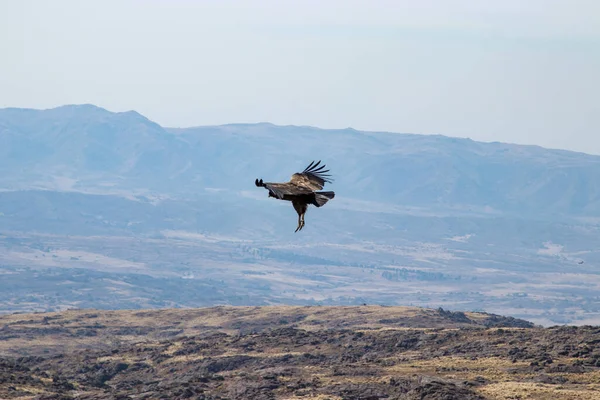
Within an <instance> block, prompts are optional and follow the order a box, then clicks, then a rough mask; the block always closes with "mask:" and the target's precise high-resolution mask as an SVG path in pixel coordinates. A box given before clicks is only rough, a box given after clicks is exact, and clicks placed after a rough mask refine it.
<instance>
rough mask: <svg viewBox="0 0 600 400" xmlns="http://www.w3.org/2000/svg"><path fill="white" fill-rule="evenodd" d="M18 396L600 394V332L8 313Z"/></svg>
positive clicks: (412, 313) (0, 332) (518, 323)
mask: <svg viewBox="0 0 600 400" xmlns="http://www.w3.org/2000/svg"><path fill="white" fill-rule="evenodd" d="M0 338H1V340H0V397H1V398H7V399H32V398H36V399H58V398H60V399H70V398H86V399H108V398H139V399H150V398H159V397H160V398H178V399H179V398H201V399H226V398H231V399H234V398H235V399H242V398H243V399H291V398H307V399H335V400H339V399H383V398H394V399H410V400H416V399H426V400H430V399H434V400H435V399H466V400H469V399H498V400H500V399H502V400H508V399H515V398H528V399H555V398H564V399H594V398H595V397H594V396H596V393H597V391H598V389H600V387H599V386H598V376H599V373H600V353H599V352H598V350H597V349H595V348H594V347H593V345H592V344H593V343H596V342H598V341H600V330H598V329H597V328H592V327H589V326H583V327H568V326H565V327H553V328H540V327H534V326H533V325H532V324H530V323H528V322H526V321H522V320H516V319H512V318H505V317H501V316H497V315H490V314H480V313H453V312H448V311H445V310H433V309H419V308H415V307H381V306H357V307H318V306H317V307H259V308H256V307H215V308H209V309H190V310H175V309H170V310H140V311H126V310H122V311H102V310H72V311H67V312H62V313H45V314H44V313H43V314H39V313H38V314H13V315H6V316H0Z"/></svg>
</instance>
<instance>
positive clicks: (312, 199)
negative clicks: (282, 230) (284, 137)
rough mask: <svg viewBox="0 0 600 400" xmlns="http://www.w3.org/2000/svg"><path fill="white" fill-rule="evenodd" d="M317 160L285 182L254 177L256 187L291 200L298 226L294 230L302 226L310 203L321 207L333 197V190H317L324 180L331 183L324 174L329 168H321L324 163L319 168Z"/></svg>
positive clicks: (277, 196) (271, 195)
mask: <svg viewBox="0 0 600 400" xmlns="http://www.w3.org/2000/svg"><path fill="white" fill-rule="evenodd" d="M320 163H321V161H320V160H319V161H318V162H317V163H316V164H315V162H314V161H313V162H311V163H310V164H309V165H308V167H306V168H305V169H304V171H302V172H297V173H295V174H294V175H292V179H290V181H289V182H285V183H271V182H263V180H262V179H260V180H258V179H256V180H255V182H254V184H255V185H256V186H258V187H264V188H265V189H267V190H268V191H269V197H274V198H276V199H279V200H287V201H291V202H292V205H293V206H294V210H296V212H297V213H298V227H297V228H296V230H295V231H294V232H298V231H299V230H302V228H303V227H304V214H305V213H306V210H307V209H308V206H309V205H310V204H312V205H314V206H315V207H323V206H324V205H325V203H327V202H328V201H329V200H331V199H333V198H334V197H335V193H334V192H318V191H317V190H322V189H323V186H324V185H325V182H329V183H331V180H330V179H329V178H328V177H329V176H330V175H328V174H326V172H329V170H328V169H327V170H323V168H325V164H323V165H321V166H320V167H319V168H317V167H318V166H319V164H320Z"/></svg>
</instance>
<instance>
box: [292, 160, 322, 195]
mask: <svg viewBox="0 0 600 400" xmlns="http://www.w3.org/2000/svg"><path fill="white" fill-rule="evenodd" d="M320 163H321V161H320V160H319V161H317V163H316V164H315V162H314V161H313V162H311V163H310V164H309V165H308V167H306V168H305V169H304V171H302V172H298V173H295V174H294V175H292V179H290V183H293V184H295V185H298V186H300V187H304V188H307V189H310V190H311V191H315V190H321V189H323V187H324V186H325V182H329V183H331V179H330V178H329V176H330V175H329V174H327V173H326V172H329V170H328V169H326V170H323V168H325V164H323V165H321V166H320V167H319V164H320ZM317 167H318V168H317Z"/></svg>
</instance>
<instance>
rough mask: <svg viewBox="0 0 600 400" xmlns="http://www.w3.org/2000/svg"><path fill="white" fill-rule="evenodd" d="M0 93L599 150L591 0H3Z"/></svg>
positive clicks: (599, 11) (163, 120)
mask: <svg viewBox="0 0 600 400" xmlns="http://www.w3.org/2000/svg"><path fill="white" fill-rule="evenodd" d="M0 51H1V53H0V54H1V55H0V57H1V58H0V60H1V62H0V107H33V108H51V107H56V106H59V105H64V104H75V103H92V104H96V105H98V106H101V107H104V108H107V109H109V110H111V111H126V110H131V109H134V110H136V111H138V112H140V113H142V114H144V115H145V116H147V117H148V118H150V119H152V120H154V121H156V122H158V123H159V124H161V125H164V126H193V125H207V124H221V123H230V122H259V121H269V122H273V123H276V124H294V125H313V126H319V127H323V128H345V127H353V128H356V129H364V130H388V131H394V132H413V133H426V134H429V133H436V134H444V135H449V136H460V137H470V138H472V139H475V140H484V141H493V140H497V141H506V142H515V143H533V144H540V145H543V146H547V147H555V148H567V149H574V150H580V151H586V152H590V153H596V154H600V1H598V0H588V1H578V0H564V1H553V0H527V1H525V0H497V1H491V0H470V1H466V0H465V1H452V0H439V1H428V0H419V1H416V0H411V1H408V0H406V1H401V0H395V1H377V0H369V1H366V0H365V1H354V0H334V1H327V0H321V1H308V0H304V1H286V0H269V1H250V0H246V1H241V0H240V1H228V0H214V1H201V0H197V1H182V0H180V1H175V0H169V1H167V0H164V1H157V0H145V1H141V0H139V1H133V0H113V1H108V0H102V1H89V0H88V1H81V0H72V1H58V0H54V1H46V0H40V1H27V0H0Z"/></svg>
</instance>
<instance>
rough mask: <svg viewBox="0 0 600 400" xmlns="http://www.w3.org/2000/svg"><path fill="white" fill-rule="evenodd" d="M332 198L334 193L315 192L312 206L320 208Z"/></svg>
mask: <svg viewBox="0 0 600 400" xmlns="http://www.w3.org/2000/svg"><path fill="white" fill-rule="evenodd" d="M334 197H335V193H334V192H315V202H314V203H313V204H314V205H315V206H317V207H322V206H324V205H325V203H327V202H328V201H329V200H331V199H333V198H334Z"/></svg>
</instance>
